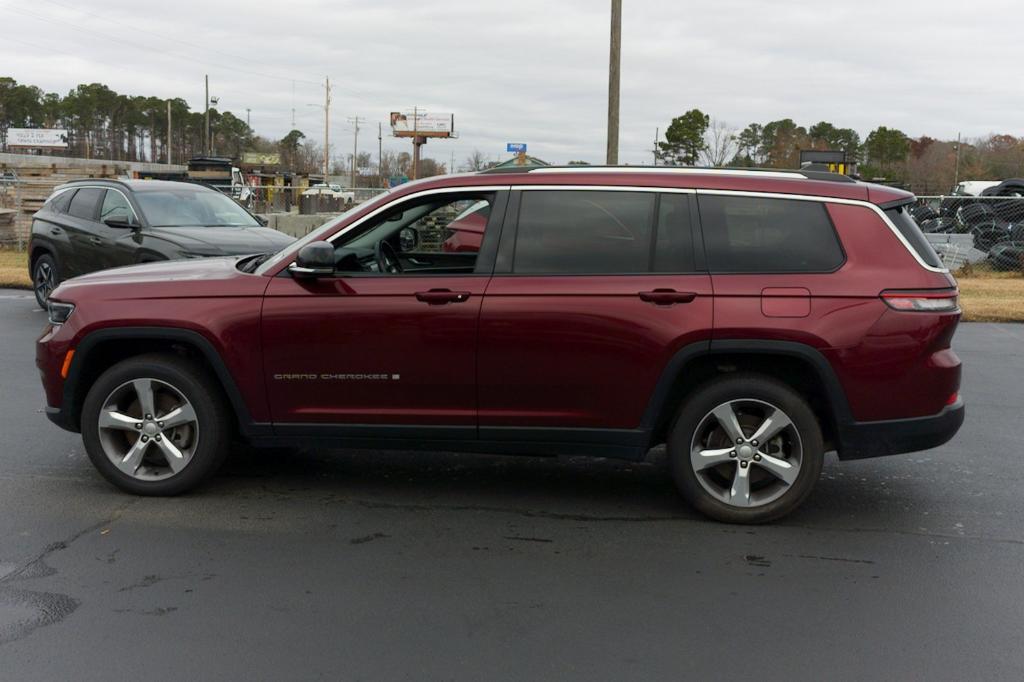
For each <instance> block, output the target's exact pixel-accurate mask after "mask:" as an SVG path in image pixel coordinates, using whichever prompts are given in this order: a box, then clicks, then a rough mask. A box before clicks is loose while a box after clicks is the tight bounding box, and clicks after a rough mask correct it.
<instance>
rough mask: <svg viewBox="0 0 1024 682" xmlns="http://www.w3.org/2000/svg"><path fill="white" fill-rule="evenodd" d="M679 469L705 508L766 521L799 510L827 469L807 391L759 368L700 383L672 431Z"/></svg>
mask: <svg viewBox="0 0 1024 682" xmlns="http://www.w3.org/2000/svg"><path fill="white" fill-rule="evenodd" d="M668 453H669V458H670V460H671V466H672V474H673V477H674V478H675V481H676V485H677V486H678V487H679V490H680V491H681V492H682V494H683V496H684V497H685V498H686V499H687V500H688V501H689V502H690V504H692V505H693V506H694V507H695V508H696V509H697V510H698V511H700V512H702V513H704V514H706V515H707V516H710V517H711V518H713V519H717V520H719V521H725V522H727V523H766V522H768V521H774V520H776V519H779V518H781V517H783V516H785V515H786V514H788V513H790V512H791V511H793V510H794V509H796V508H797V507H798V506H799V505H800V504H801V503H802V502H803V501H804V499H806V498H807V496H808V495H809V494H810V492H811V490H812V489H813V488H814V484H815V483H816V482H817V480H818V477H819V476H820V475H821V466H822V461H823V459H824V443H823V441H822V435H821V427H820V426H819V425H818V420H817V418H816V417H815V415H814V412H813V411H812V410H811V408H810V406H809V405H808V404H807V402H806V401H805V400H804V399H803V397H802V396H801V395H800V394H799V393H797V392H796V391H794V390H793V389H792V388H790V387H789V386H787V385H786V384H784V383H782V382H780V381H777V380H776V379H773V378H771V377H767V376H762V375H757V374H734V375H730V376H727V377H723V378H720V379H716V380H714V381H711V382H709V383H707V384H705V385H704V386H702V387H701V388H699V389H698V390H697V391H696V393H695V394H693V396H692V397H691V398H690V399H689V400H687V402H686V403H685V404H684V405H683V407H682V408H681V409H680V411H679V414H678V416H677V418H676V422H675V425H674V426H673V427H672V431H671V433H670V434H669V439H668Z"/></svg>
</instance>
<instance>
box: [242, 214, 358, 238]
mask: <svg viewBox="0 0 1024 682" xmlns="http://www.w3.org/2000/svg"><path fill="white" fill-rule="evenodd" d="M338 215H340V214H338V213H313V214H310V215H300V214H298V213H267V214H265V215H262V216H261V217H262V218H265V219H266V220H267V227H272V228H274V229H275V230H278V231H279V232H284V233H285V234H287V235H289V236H291V237H296V238H298V237H304V236H306V235H307V234H309V233H310V232H312V231H313V230H315V229H316V228H318V227H320V226H321V225H323V224H324V223H326V222H328V221H331V220H334V219H335V218H337V217H338Z"/></svg>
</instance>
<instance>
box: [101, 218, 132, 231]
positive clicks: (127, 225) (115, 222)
mask: <svg viewBox="0 0 1024 682" xmlns="http://www.w3.org/2000/svg"><path fill="white" fill-rule="evenodd" d="M103 224H104V225H106V226H107V227H119V228H124V229H126V230H134V229H135V228H137V227H138V225H136V224H135V222H134V221H133V220H130V219H129V218H127V217H120V216H114V217H110V218H107V219H106V220H104V221H103Z"/></svg>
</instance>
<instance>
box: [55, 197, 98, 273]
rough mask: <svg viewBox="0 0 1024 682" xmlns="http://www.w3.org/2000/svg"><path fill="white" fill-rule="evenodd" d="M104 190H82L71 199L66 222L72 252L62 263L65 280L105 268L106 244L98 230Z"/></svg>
mask: <svg viewBox="0 0 1024 682" xmlns="http://www.w3.org/2000/svg"><path fill="white" fill-rule="evenodd" d="M104 191H105V190H103V189H101V188H99V187H82V188H81V189H79V190H78V191H77V192H75V196H74V197H72V198H71V204H70V205H69V206H68V212H67V220H66V221H65V230H66V231H67V235H68V245H69V246H70V253H69V254H68V258H67V259H65V261H64V263H62V264H61V265H62V267H63V268H64V271H63V273H62V276H63V277H65V278H67V277H74V276H76V275H84V274H85V273H87V272H93V271H95V270H102V269H103V268H104V267H106V266H105V264H104V263H105V256H104V253H103V243H104V242H103V239H102V238H101V237H100V235H99V234H97V228H96V225H97V222H96V219H97V217H98V215H99V210H100V207H99V204H100V201H101V200H102V198H103V193H104Z"/></svg>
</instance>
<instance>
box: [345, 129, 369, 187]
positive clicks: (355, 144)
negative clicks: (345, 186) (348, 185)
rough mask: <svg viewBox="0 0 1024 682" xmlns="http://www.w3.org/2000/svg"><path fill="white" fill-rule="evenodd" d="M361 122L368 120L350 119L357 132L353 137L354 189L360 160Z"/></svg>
mask: <svg viewBox="0 0 1024 682" xmlns="http://www.w3.org/2000/svg"><path fill="white" fill-rule="evenodd" d="M361 120H362V121H365V120H366V119H365V118H364V119H360V118H359V117H358V116H356V117H355V118H350V119H348V121H349V123H351V124H353V125H354V126H355V132H354V134H353V135H352V187H355V186H356V162H357V161H358V159H359V121H361Z"/></svg>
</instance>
